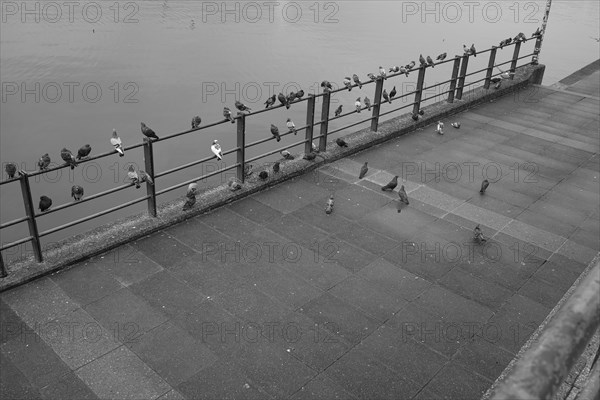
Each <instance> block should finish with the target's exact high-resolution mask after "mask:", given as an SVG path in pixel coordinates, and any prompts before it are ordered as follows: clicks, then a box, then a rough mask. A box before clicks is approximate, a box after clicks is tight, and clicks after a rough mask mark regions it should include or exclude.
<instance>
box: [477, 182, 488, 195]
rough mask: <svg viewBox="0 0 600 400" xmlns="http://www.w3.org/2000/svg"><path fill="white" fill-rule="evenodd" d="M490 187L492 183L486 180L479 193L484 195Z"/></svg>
mask: <svg viewBox="0 0 600 400" xmlns="http://www.w3.org/2000/svg"><path fill="white" fill-rule="evenodd" d="M488 186H490V181H488V180H487V179H484V180H483V182H481V189H479V193H480V194H484V193H485V191H486V189H487V188H488Z"/></svg>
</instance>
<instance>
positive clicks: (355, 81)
mask: <svg viewBox="0 0 600 400" xmlns="http://www.w3.org/2000/svg"><path fill="white" fill-rule="evenodd" d="M352 80H353V81H354V83H356V84H357V85H358V88H359V89H362V82H361V81H360V79H358V75H356V74H353V75H352Z"/></svg>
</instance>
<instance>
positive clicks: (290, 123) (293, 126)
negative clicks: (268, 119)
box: [285, 118, 298, 135]
mask: <svg viewBox="0 0 600 400" xmlns="http://www.w3.org/2000/svg"><path fill="white" fill-rule="evenodd" d="M285 125H286V126H287V128H288V130H289V131H290V132H294V135H295V134H297V133H298V131H297V130H296V124H294V121H292V120H291V119H290V118H288V119H287V122H286V123H285Z"/></svg>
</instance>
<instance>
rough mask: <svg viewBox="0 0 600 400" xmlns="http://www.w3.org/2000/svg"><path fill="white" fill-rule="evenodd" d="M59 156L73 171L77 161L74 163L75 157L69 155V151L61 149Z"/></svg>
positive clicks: (71, 154)
mask: <svg viewBox="0 0 600 400" xmlns="http://www.w3.org/2000/svg"><path fill="white" fill-rule="evenodd" d="M60 156H61V157H62V159H63V161H64V162H66V163H67V164H69V165H70V166H71V169H75V167H76V166H77V161H75V156H74V155H73V153H71V151H70V150H67V149H66V148H63V149H62V150H61V151H60Z"/></svg>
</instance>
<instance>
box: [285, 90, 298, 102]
mask: <svg viewBox="0 0 600 400" xmlns="http://www.w3.org/2000/svg"><path fill="white" fill-rule="evenodd" d="M294 100H296V93H294V92H293V91H292V92H290V93H289V94H288V95H287V102H288V104H290V103H293V102H294Z"/></svg>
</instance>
